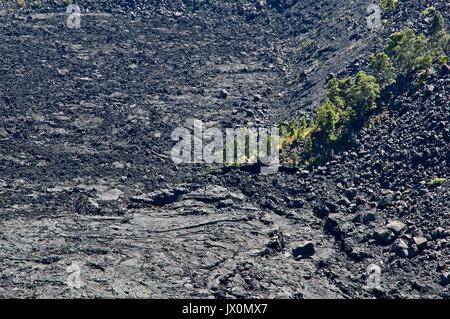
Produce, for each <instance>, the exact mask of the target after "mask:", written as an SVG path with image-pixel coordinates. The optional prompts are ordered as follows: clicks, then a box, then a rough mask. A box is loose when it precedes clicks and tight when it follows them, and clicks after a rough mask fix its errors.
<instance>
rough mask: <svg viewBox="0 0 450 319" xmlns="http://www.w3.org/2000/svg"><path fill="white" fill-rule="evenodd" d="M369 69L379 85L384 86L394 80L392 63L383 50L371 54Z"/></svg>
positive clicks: (394, 73) (394, 74)
mask: <svg viewBox="0 0 450 319" xmlns="http://www.w3.org/2000/svg"><path fill="white" fill-rule="evenodd" d="M370 69H371V70H372V72H373V74H374V75H375V77H376V79H377V81H378V83H379V84H380V85H381V87H385V86H387V85H389V84H391V83H392V82H394V80H395V78H396V76H397V74H396V72H395V67H394V65H393V64H392V62H391V60H390V59H389V57H388V55H387V54H386V53H384V52H379V53H377V54H376V55H374V56H372V58H371V59H370Z"/></svg>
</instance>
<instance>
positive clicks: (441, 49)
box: [424, 7, 450, 55]
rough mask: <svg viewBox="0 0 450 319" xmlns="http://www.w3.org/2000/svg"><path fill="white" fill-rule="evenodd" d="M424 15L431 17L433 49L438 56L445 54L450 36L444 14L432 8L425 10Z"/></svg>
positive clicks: (430, 30)
mask: <svg viewBox="0 0 450 319" xmlns="http://www.w3.org/2000/svg"><path fill="white" fill-rule="evenodd" d="M424 14H425V15H426V16H430V17H431V18H430V26H429V30H428V32H429V34H430V45H431V49H432V50H433V52H434V54H436V55H439V54H443V53H445V52H446V51H447V48H448V42H449V40H450V36H449V34H448V33H447V30H446V28H445V21H444V17H443V16H442V13H440V12H439V11H438V10H436V9H435V8H434V7H430V8H428V9H427V10H425V12H424Z"/></svg>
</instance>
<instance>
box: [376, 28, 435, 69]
mask: <svg viewBox="0 0 450 319" xmlns="http://www.w3.org/2000/svg"><path fill="white" fill-rule="evenodd" d="M385 52H386V53H387V55H388V56H389V57H390V59H391V60H392V61H393V62H394V64H395V66H396V67H397V69H398V71H399V72H401V73H406V74H410V73H412V72H413V71H420V70H423V69H425V68H427V67H429V66H430V65H431V63H430V64H427V63H425V62H428V61H429V57H428V56H427V55H428V54H429V50H428V40H427V38H426V37H425V35H423V34H420V35H416V33H415V32H414V30H412V29H411V28H406V29H403V30H401V31H399V32H395V33H393V34H391V36H390V37H389V40H388V42H387V44H386V46H385Z"/></svg>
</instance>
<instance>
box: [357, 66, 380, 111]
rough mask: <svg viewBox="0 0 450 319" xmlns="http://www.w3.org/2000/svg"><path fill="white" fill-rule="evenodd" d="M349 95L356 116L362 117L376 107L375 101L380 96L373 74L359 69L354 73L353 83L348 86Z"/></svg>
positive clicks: (378, 86)
mask: <svg viewBox="0 0 450 319" xmlns="http://www.w3.org/2000/svg"><path fill="white" fill-rule="evenodd" d="M350 96H351V105H352V108H353V110H354V111H355V115H356V117H357V118H358V119H361V118H364V117H365V116H366V115H367V114H368V113H369V112H370V111H372V110H373V109H375V108H376V107H377V105H376V103H375V102H376V100H377V99H378V98H379V96H380V85H379V84H378V83H377V80H376V78H375V77H374V76H372V75H367V74H366V72H364V71H359V72H358V73H357V74H356V78H355V82H354V85H353V86H352V87H351V88H350Z"/></svg>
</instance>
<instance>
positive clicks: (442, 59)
mask: <svg viewBox="0 0 450 319" xmlns="http://www.w3.org/2000/svg"><path fill="white" fill-rule="evenodd" d="M438 61H439V64H442V65H444V64H447V62H448V57H447V56H446V55H445V54H442V55H440V56H439V58H438Z"/></svg>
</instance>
